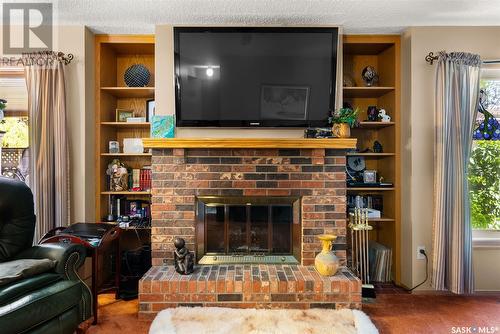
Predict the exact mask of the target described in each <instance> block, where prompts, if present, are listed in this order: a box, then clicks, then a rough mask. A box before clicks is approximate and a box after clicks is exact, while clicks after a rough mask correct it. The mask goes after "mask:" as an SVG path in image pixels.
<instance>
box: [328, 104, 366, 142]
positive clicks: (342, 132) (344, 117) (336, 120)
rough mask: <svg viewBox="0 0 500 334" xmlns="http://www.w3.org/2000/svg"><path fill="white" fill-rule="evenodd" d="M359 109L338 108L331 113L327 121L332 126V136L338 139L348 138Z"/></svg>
mask: <svg viewBox="0 0 500 334" xmlns="http://www.w3.org/2000/svg"><path fill="white" fill-rule="evenodd" d="M358 113H359V109H358V108H356V109H351V108H340V109H339V110H336V111H335V112H333V114H332V116H330V117H329V119H328V121H329V122H330V124H332V134H333V136H334V137H338V138H349V137H350V136H351V128H352V127H354V126H355V125H356V122H357V117H358Z"/></svg>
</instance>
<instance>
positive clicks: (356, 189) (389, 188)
mask: <svg viewBox="0 0 500 334" xmlns="http://www.w3.org/2000/svg"><path fill="white" fill-rule="evenodd" d="M391 190H394V187H347V191H391Z"/></svg>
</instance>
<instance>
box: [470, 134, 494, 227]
mask: <svg viewBox="0 0 500 334" xmlns="http://www.w3.org/2000/svg"><path fill="white" fill-rule="evenodd" d="M468 179H469V194H470V203H471V217H472V227H473V228H476V229H500V141H498V140H476V141H474V145H473V148H472V152H471V158H470V163H469V175H468Z"/></svg>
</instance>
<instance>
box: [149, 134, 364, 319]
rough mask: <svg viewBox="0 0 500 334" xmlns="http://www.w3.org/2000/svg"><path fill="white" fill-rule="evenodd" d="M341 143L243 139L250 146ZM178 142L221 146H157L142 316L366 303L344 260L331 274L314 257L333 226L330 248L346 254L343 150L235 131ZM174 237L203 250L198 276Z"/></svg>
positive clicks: (331, 141) (343, 258)
mask: <svg viewBox="0 0 500 334" xmlns="http://www.w3.org/2000/svg"><path fill="white" fill-rule="evenodd" d="M341 142H342V141H339V142H337V140H336V139H329V140H320V139H319V140H318V139H297V140H294V139H287V140H278V141H273V140H266V141H263V140H252V139H245V141H244V145H245V146H246V147H248V146H249V145H254V144H255V145H269V143H272V144H273V145H277V144H276V143H278V144H280V143H281V144H283V145H285V144H286V145H296V144H298V145H300V146H301V147H303V146H306V147H307V145H311V146H312V145H320V144H321V143H323V145H328V146H330V145H331V146H333V147H335V146H336V145H337V143H338V144H340V143H341ZM166 143H170V141H166ZM172 143H174V144H176V145H180V143H182V145H187V144H189V145H202V146H210V145H222V147H211V148H196V147H195V148H193V147H190V148H185V149H180V148H173V149H172V148H160V149H156V148H155V149H153V151H152V155H153V157H152V169H153V187H152V202H153V205H152V218H153V220H152V233H151V238H152V262H153V268H151V270H150V271H149V272H148V273H147V274H146V275H145V276H144V277H143V278H142V279H141V282H140V285H139V290H140V293H139V310H140V311H139V314H140V316H141V317H142V318H149V317H152V316H154V314H156V313H157V312H158V311H161V310H162V309H165V308H168V307H177V306H224V307H254V308H262V307H266V308H267V307H269V308H310V307H328V308H342V307H351V308H359V307H360V306H361V284H360V281H359V279H357V278H356V277H355V276H354V275H352V273H351V272H350V271H349V270H348V269H347V268H345V267H342V268H341V269H340V270H339V271H338V273H337V274H336V275H334V276H330V277H324V276H321V275H319V273H318V272H317V271H316V269H315V268H314V266H313V264H314V258H315V256H316V254H318V252H320V251H321V244H320V241H319V239H318V238H317V236H318V235H319V234H334V235H336V236H337V240H336V242H335V244H334V245H333V250H334V251H335V253H336V255H337V256H338V257H339V259H340V261H341V263H342V264H345V261H346V239H345V236H346V184H345V162H346V157H345V151H344V150H343V149H341V148H338V149H335V148H332V149H329V148H311V146H309V148H304V147H303V148H289V146H288V148H265V147H258V148H238V147H231V145H236V144H237V145H242V144H241V143H242V141H241V140H234V141H233V140H229V139H225V140H223V141H222V142H219V141H216V140H214V139H209V140H200V141H197V142H196V143H193V141H192V140H183V139H174V140H172ZM185 143H187V144H185ZM349 145H352V147H354V146H355V141H354V142H353V143H351V144H349ZM352 147H351V146H349V147H344V148H352ZM176 237H181V238H183V239H185V240H186V246H187V247H188V248H189V249H190V250H193V251H194V253H195V255H196V259H197V261H196V262H197V263H196V265H195V270H194V272H193V273H192V274H191V275H179V274H177V273H176V272H175V270H174V269H173V267H172V263H173V251H174V247H173V240H174V239H175V238H176Z"/></svg>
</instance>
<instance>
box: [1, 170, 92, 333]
mask: <svg viewBox="0 0 500 334" xmlns="http://www.w3.org/2000/svg"><path fill="white" fill-rule="evenodd" d="M33 208H34V204H33V195H32V193H31V190H30V189H29V188H28V186H26V185H25V184H24V183H23V182H20V181H15V180H12V179H8V178H4V177H0V263H5V262H8V261H13V260H22V259H51V260H53V261H55V267H54V268H53V269H51V270H49V271H47V272H43V273H41V274H37V275H34V276H31V277H28V278H22V279H21V280H18V281H15V282H11V283H7V284H6V285H1V286H0V332H1V333H2V334H10V333H50V334H70V333H73V332H74V331H75V330H76V329H77V327H78V325H79V324H80V323H82V322H84V321H85V320H87V319H89V318H90V317H91V312H92V311H91V305H92V303H91V298H92V297H91V293H90V291H89V289H88V287H87V286H86V285H85V284H84V283H83V282H82V281H81V280H80V278H79V277H78V274H77V272H76V270H77V269H78V268H79V267H81V266H82V265H83V263H84V261H85V257H86V250H85V248H84V247H83V246H81V245H76V244H63V243H60V244H45V245H39V246H32V244H33V235H34V230H35V215H34V209H33ZM0 276H2V273H1V272H0Z"/></svg>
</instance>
